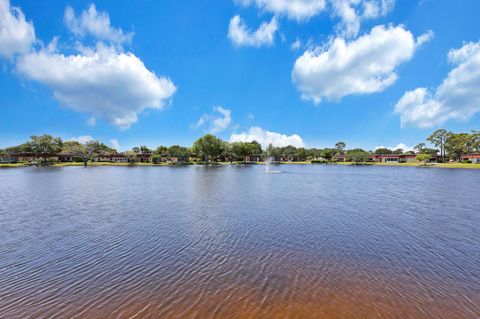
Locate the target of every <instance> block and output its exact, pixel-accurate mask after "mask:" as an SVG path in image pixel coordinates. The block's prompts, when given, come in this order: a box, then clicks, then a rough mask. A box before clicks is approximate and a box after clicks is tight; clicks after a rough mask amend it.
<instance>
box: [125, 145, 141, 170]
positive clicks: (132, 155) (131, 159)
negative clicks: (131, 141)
mask: <svg viewBox="0 0 480 319" xmlns="http://www.w3.org/2000/svg"><path fill="white" fill-rule="evenodd" d="M124 155H125V156H126V157H127V158H128V164H129V165H131V166H133V165H136V164H137V160H138V159H137V155H138V153H137V152H135V151H134V150H133V149H132V150H131V151H126V152H125V153H124Z"/></svg>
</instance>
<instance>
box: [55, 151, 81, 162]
mask: <svg viewBox="0 0 480 319" xmlns="http://www.w3.org/2000/svg"><path fill="white" fill-rule="evenodd" d="M82 158H83V154H77V153H62V154H59V155H58V160H59V161H60V162H75V161H76V160H77V161H78V160H79V159H82Z"/></svg>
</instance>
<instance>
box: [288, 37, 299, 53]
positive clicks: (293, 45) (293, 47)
mask: <svg viewBox="0 0 480 319" xmlns="http://www.w3.org/2000/svg"><path fill="white" fill-rule="evenodd" d="M301 46H302V42H301V41H300V39H298V38H297V39H296V40H295V41H294V42H293V43H292V44H291V45H290V48H291V49H292V50H293V51H296V50H298V49H300V47H301Z"/></svg>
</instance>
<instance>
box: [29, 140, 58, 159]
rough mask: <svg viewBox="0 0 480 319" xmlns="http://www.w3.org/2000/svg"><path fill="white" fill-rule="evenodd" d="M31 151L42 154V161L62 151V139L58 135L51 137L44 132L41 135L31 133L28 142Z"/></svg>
mask: <svg viewBox="0 0 480 319" xmlns="http://www.w3.org/2000/svg"><path fill="white" fill-rule="evenodd" d="M28 143H29V145H30V148H31V150H32V152H34V153H36V154H39V155H42V156H43V162H44V163H46V162H47V159H48V158H49V157H51V156H54V155H56V154H58V153H60V152H61V151H62V146H63V141H62V139H61V138H59V137H53V136H51V135H48V134H45V135H41V136H37V135H32V137H31V138H30V142H28Z"/></svg>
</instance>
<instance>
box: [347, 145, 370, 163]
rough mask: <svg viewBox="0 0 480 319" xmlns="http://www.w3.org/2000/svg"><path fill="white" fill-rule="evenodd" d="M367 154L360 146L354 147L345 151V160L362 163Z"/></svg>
mask: <svg viewBox="0 0 480 319" xmlns="http://www.w3.org/2000/svg"><path fill="white" fill-rule="evenodd" d="M368 155H369V153H368V152H366V151H364V150H362V149H361V148H355V149H353V150H348V151H347V160H348V161H352V162H355V164H358V163H363V162H365V161H366V159H367V156H368Z"/></svg>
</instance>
